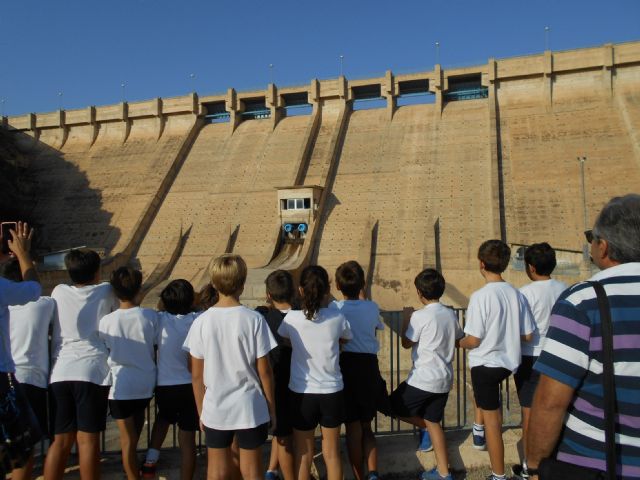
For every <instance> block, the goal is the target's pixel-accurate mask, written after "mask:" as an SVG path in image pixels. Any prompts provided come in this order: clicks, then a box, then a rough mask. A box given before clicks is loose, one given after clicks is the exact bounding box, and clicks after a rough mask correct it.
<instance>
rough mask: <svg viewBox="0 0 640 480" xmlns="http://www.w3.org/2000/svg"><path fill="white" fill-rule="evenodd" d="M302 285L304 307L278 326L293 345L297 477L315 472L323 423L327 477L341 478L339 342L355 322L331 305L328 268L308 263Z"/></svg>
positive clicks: (345, 338)
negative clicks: (316, 444)
mask: <svg viewBox="0 0 640 480" xmlns="http://www.w3.org/2000/svg"><path fill="white" fill-rule="evenodd" d="M298 290H299V293H300V297H301V303H302V310H292V311H290V312H289V313H288V314H287V315H286V316H285V317H284V319H283V321H282V324H281V325H280V327H279V328H278V334H279V335H280V336H282V337H284V338H288V339H289V340H290V342H291V347H292V349H293V352H292V356H291V377H290V380H289V390H290V391H291V399H292V402H291V406H292V423H293V444H294V448H293V449H294V456H295V473H296V478H298V479H299V480H307V479H309V478H310V475H311V463H312V460H313V455H314V451H313V450H314V432H315V428H316V427H317V426H318V424H320V427H321V429H322V455H323V457H324V460H325V464H326V467H327V478H328V480H338V479H341V478H342V461H341V458H340V425H341V424H342V423H343V421H344V417H345V407H344V397H343V393H342V390H343V382H342V374H341V373H340V364H339V358H340V343H341V342H343V341H348V340H349V339H351V338H352V334H351V328H350V327H349V322H347V319H346V318H345V317H344V316H343V315H342V314H341V313H340V312H339V310H337V309H330V308H327V301H328V297H329V290H330V284H329V275H328V274H327V271H326V270H325V269H324V268H322V267H321V266H319V265H310V266H308V267H306V268H305V269H304V270H303V271H302V274H301V276H300V287H299V289H298Z"/></svg>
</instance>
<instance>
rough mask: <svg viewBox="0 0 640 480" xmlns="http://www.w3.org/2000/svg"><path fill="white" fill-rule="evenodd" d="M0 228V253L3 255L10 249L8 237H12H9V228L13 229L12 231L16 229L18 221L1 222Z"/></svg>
mask: <svg viewBox="0 0 640 480" xmlns="http://www.w3.org/2000/svg"><path fill="white" fill-rule="evenodd" d="M0 228H1V232H2V247H0V248H2V253H4V254H5V255H6V254H7V253H9V252H10V251H11V250H9V239H10V238H12V237H11V230H13V231H14V232H15V231H17V230H18V223H17V222H2V223H1V224H0Z"/></svg>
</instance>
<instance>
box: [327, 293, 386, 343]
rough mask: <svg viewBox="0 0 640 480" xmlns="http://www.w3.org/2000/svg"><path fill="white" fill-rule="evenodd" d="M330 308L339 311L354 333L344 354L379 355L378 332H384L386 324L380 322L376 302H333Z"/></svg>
mask: <svg viewBox="0 0 640 480" xmlns="http://www.w3.org/2000/svg"><path fill="white" fill-rule="evenodd" d="M329 308H335V309H337V310H339V311H340V313H342V314H343V315H344V316H345V317H346V318H347V321H348V322H349V326H350V327H351V332H352V333H353V338H352V339H351V340H349V341H348V342H347V343H346V344H345V345H344V346H343V348H342V351H343V352H355V353H371V354H373V355H375V354H377V353H378V350H380V344H379V343H378V339H377V338H376V330H384V323H382V322H381V321H380V309H379V308H378V305H377V304H376V303H375V302H372V301H370V300H340V301H333V302H331V303H330V304H329Z"/></svg>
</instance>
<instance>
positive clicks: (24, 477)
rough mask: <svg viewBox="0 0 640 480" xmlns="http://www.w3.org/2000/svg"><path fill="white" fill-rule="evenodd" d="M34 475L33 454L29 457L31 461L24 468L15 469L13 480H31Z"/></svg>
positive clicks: (12, 474) (12, 475)
mask: <svg viewBox="0 0 640 480" xmlns="http://www.w3.org/2000/svg"><path fill="white" fill-rule="evenodd" d="M32 473H33V452H31V455H29V460H27V463H25V465H24V467H22V468H14V469H13V471H12V472H11V480H30V479H31V474H32Z"/></svg>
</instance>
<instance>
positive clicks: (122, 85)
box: [120, 81, 127, 103]
mask: <svg viewBox="0 0 640 480" xmlns="http://www.w3.org/2000/svg"><path fill="white" fill-rule="evenodd" d="M126 86H127V84H126V83H124V81H122V82H121V83H120V88H122V103H124V102H125V96H124V89H125V88H126Z"/></svg>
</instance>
